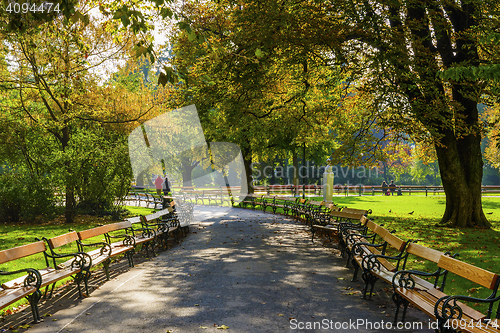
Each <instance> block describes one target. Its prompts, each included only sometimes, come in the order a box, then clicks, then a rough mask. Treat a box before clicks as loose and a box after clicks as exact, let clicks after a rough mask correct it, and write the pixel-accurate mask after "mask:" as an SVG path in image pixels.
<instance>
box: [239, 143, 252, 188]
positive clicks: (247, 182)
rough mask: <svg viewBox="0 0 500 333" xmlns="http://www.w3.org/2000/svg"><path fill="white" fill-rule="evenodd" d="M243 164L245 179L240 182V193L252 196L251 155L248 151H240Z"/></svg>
mask: <svg viewBox="0 0 500 333" xmlns="http://www.w3.org/2000/svg"><path fill="white" fill-rule="evenodd" d="M241 153H242V154H243V164H244V166H245V176H246V177H245V178H244V179H242V180H241V193H248V194H253V193H254V188H253V183H252V182H253V177H252V173H253V172H252V153H251V151H250V150H249V149H242V151H241Z"/></svg>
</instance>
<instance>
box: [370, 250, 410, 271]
mask: <svg viewBox="0 0 500 333" xmlns="http://www.w3.org/2000/svg"><path fill="white" fill-rule="evenodd" d="M407 256H408V253H405V252H403V251H402V252H400V253H399V254H398V255H396V256H388V255H384V254H370V255H367V256H365V257H364V258H363V261H362V262H361V268H362V269H363V270H364V271H371V270H374V269H375V270H380V266H381V265H382V264H381V263H380V261H379V260H378V259H386V260H394V261H395V262H396V265H395V266H396V270H397V269H398V268H399V264H400V263H401V260H402V259H404V258H405V257H407Z"/></svg>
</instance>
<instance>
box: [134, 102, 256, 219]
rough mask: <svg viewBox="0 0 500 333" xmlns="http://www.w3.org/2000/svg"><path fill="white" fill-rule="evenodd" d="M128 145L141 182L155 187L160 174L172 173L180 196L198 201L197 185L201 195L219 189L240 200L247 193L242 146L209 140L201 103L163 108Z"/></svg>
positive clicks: (217, 202)
mask: <svg viewBox="0 0 500 333" xmlns="http://www.w3.org/2000/svg"><path fill="white" fill-rule="evenodd" d="M128 147H129V155H130V163H131V165H132V170H133V174H134V179H135V180H136V184H141V185H143V186H144V187H150V188H151V187H152V188H154V178H155V177H158V176H161V177H163V178H164V177H167V179H168V181H169V183H170V187H171V188H172V189H173V193H174V196H175V197H176V198H178V199H179V200H181V201H182V200H187V201H193V202H194V200H193V199H194V193H193V191H192V187H193V186H196V194H197V195H198V196H200V194H201V193H202V192H201V191H205V192H206V193H210V191H213V192H212V193H217V191H219V192H218V193H222V195H223V196H226V199H228V196H229V195H231V196H232V198H233V200H234V202H235V203H238V202H240V201H241V200H242V199H243V198H244V197H245V195H246V192H247V191H246V190H245V188H246V185H245V183H246V182H245V181H243V182H242V180H245V179H246V174H245V167H244V164H243V156H242V154H241V149H240V147H239V146H238V145H236V144H233V143H228V142H210V143H209V142H207V141H206V140H205V135H204V134H203V128H202V126H201V123H200V119H199V117H198V112H197V110H196V106H195V105H190V106H186V107H183V108H180V109H176V110H173V111H170V112H168V113H165V114H162V115H160V116H158V117H156V118H153V119H151V120H149V121H147V122H145V123H144V124H142V125H141V126H139V127H137V128H136V129H134V130H133V131H132V133H131V134H130V135H129V137H128ZM210 204H211V205H219V206H222V207H224V208H227V209H229V208H230V207H229V206H230V205H229V204H228V203H227V202H226V203H225V205H224V204H223V202H221V200H211V202H210ZM180 208H181V209H182V206H181V207H180ZM177 209H179V208H177ZM162 213H164V212H158V214H162Z"/></svg>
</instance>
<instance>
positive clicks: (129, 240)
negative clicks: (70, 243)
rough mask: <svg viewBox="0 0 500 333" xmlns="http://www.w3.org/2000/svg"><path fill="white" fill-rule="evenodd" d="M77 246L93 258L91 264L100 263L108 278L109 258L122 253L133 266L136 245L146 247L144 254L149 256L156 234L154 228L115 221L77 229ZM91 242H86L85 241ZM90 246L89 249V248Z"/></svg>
mask: <svg viewBox="0 0 500 333" xmlns="http://www.w3.org/2000/svg"><path fill="white" fill-rule="evenodd" d="M77 234H78V240H77V244H78V248H79V250H80V251H81V252H85V253H87V254H88V255H90V257H91V258H93V266H95V265H97V264H99V263H102V264H103V266H104V270H105V273H106V277H107V278H108V279H109V264H110V262H111V261H110V258H112V257H116V256H119V255H124V256H125V257H126V258H127V260H128V264H129V266H130V267H133V266H134V261H133V255H134V254H135V250H136V247H137V246H138V245H140V244H142V245H143V246H144V247H145V249H146V255H147V256H149V249H151V250H152V252H153V256H154V255H155V252H154V245H155V240H156V237H155V236H156V235H155V233H154V230H151V229H147V228H133V226H132V223H131V222H130V221H123V222H116V223H111V224H106V225H103V226H100V227H95V228H92V229H87V230H83V231H79V232H78V233H77ZM98 236H103V237H104V239H101V240H98V241H92V240H91V238H94V237H98ZM89 240H90V241H91V243H86V241H89ZM89 248H90V250H89Z"/></svg>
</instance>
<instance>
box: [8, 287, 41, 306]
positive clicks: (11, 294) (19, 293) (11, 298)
mask: <svg viewBox="0 0 500 333" xmlns="http://www.w3.org/2000/svg"><path fill="white" fill-rule="evenodd" d="M35 290H36V288H35V287H23V288H19V289H7V290H2V291H0V309H1V308H4V307H6V306H8V305H10V304H12V303H14V302H17V301H18V300H20V299H21V298H24V297H25V296H27V295H29V294H31V293H33V292H34V291H35Z"/></svg>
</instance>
